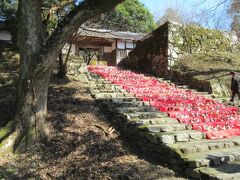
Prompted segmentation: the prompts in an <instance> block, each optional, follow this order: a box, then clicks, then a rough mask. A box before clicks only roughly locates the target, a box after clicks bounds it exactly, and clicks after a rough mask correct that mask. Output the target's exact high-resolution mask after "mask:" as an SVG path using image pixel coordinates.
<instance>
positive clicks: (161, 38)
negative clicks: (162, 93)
mask: <svg viewBox="0 0 240 180" xmlns="http://www.w3.org/2000/svg"><path fill="white" fill-rule="evenodd" d="M167 59H168V23H166V24H164V25H162V26H160V27H159V28H158V29H156V30H155V31H153V32H152V33H150V34H148V35H147V36H146V37H145V38H144V39H142V40H140V41H138V42H137V45H136V48H135V49H134V50H133V51H132V52H130V53H129V56H128V57H127V58H125V59H123V60H122V61H121V62H120V64H119V66H122V67H125V68H128V69H131V70H134V71H141V72H145V73H150V74H153V75H164V74H165V73H166V70H167V67H168V63H167Z"/></svg>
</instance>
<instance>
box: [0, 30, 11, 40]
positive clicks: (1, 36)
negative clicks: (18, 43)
mask: <svg viewBox="0 0 240 180" xmlns="http://www.w3.org/2000/svg"><path fill="white" fill-rule="evenodd" d="M0 40H3V41H11V40H12V35H11V33H10V32H8V31H5V30H0Z"/></svg>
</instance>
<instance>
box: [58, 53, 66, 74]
mask: <svg viewBox="0 0 240 180" xmlns="http://www.w3.org/2000/svg"><path fill="white" fill-rule="evenodd" d="M58 59H59V71H58V77H59V78H65V77H66V75H67V64H66V63H64V62H63V54H62V51H60V53H59V55H58Z"/></svg>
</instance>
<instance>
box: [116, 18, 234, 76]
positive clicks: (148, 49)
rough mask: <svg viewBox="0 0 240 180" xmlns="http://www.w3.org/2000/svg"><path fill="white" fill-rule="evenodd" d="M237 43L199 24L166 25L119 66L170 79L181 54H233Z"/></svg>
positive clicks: (154, 32)
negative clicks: (213, 52) (220, 52)
mask: <svg viewBox="0 0 240 180" xmlns="http://www.w3.org/2000/svg"><path fill="white" fill-rule="evenodd" d="M236 45H237V42H236V40H235V38H234V37H233V36H232V35H231V34H228V33H225V32H221V31H217V30H211V29H204V28H202V27H200V26H197V25H182V24H178V23H174V22H166V23H165V24H163V25H162V26H160V27H159V28H157V29H156V30H155V31H153V32H152V33H150V34H148V35H147V36H146V37H145V38H144V39H142V40H140V41H138V42H137V46H136V48H135V49H134V50H133V51H132V52H131V53H130V54H129V56H128V57H127V58H125V59H123V60H122V61H121V63H120V64H119V66H122V67H125V68H128V69H131V70H134V71H140V72H144V73H150V74H153V75H156V76H161V77H168V76H169V74H170V70H171V67H172V66H173V65H174V63H175V62H176V61H177V60H178V58H179V57H180V56H181V55H182V54H187V53H198V52H209V51H230V52H232V51H234V49H235V46H236Z"/></svg>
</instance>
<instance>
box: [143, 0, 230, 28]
mask: <svg viewBox="0 0 240 180" xmlns="http://www.w3.org/2000/svg"><path fill="white" fill-rule="evenodd" d="M140 1H141V2H142V3H143V4H144V5H145V6H146V7H147V8H148V9H149V10H150V11H151V13H152V14H153V15H154V18H155V20H157V19H159V17H161V16H162V15H163V14H164V11H165V9H166V8H168V7H172V8H175V9H179V11H181V12H183V13H185V14H194V17H196V19H198V21H200V20H199V16H201V15H200V12H204V14H205V15H204V16H206V17H205V19H207V20H203V19H202V20H201V21H202V23H201V24H202V25H203V23H207V22H206V21H208V22H209V23H208V24H211V22H210V19H211V21H217V19H218V18H219V19H221V20H224V22H222V25H221V26H224V27H221V29H228V28H229V26H230V19H229V17H228V15H227V12H226V4H223V5H221V6H219V7H218V8H217V9H216V10H215V11H213V9H214V8H215V7H216V6H217V4H218V3H219V1H220V0H205V1H204V0H140ZM214 13H215V14H216V15H213V14H214ZM213 16H216V17H215V19H214V20H213ZM208 19H209V20H208ZM196 21H197V20H196ZM208 26H213V25H208Z"/></svg>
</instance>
